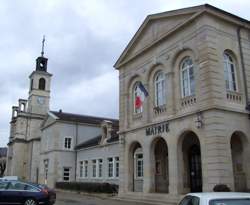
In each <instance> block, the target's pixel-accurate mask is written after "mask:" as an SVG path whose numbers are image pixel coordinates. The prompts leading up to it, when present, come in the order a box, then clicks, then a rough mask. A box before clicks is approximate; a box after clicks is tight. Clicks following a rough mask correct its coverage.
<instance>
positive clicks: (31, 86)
mask: <svg viewBox="0 0 250 205" xmlns="http://www.w3.org/2000/svg"><path fill="white" fill-rule="evenodd" d="M32 89H33V79H31V82H30V90H32Z"/></svg>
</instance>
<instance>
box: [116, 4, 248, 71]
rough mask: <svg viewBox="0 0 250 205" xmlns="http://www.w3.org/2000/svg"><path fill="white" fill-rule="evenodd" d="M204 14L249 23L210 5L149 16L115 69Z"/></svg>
mask: <svg viewBox="0 0 250 205" xmlns="http://www.w3.org/2000/svg"><path fill="white" fill-rule="evenodd" d="M203 12H207V13H210V14H212V15H215V16H217V17H218V16H220V18H224V20H228V21H234V23H235V22H237V23H239V22H242V21H243V22H248V21H247V20H245V19H241V18H240V17H237V16H234V15H232V14H229V13H227V12H225V11H223V10H221V9H218V8H216V7H213V6H211V5H209V4H204V5H200V6H195V7H189V8H184V9H179V10H174V11H168V12H164V13H159V14H153V15H149V16H147V18H146V19H145V20H144V22H143V24H142V25H141V26H140V28H139V30H138V31H137V32H136V33H135V35H134V36H133V38H132V39H131V41H130V42H129V44H128V45H127V47H126V48H125V50H124V51H123V52H122V54H121V56H120V57H119V59H118V60H117V62H116V63H115V65H114V67H115V68H117V69H119V67H120V66H121V65H123V64H124V63H126V62H128V61H129V60H131V59H132V58H134V57H135V56H137V55H139V54H140V53H142V52H143V51H145V50H146V49H148V48H150V47H151V46H152V45H155V43H157V42H159V41H160V40H162V39H163V38H164V37H166V36H168V35H171V34H173V33H175V32H178V31H180V30H181V28H182V27H183V26H184V25H186V24H187V23H189V22H191V21H193V19H195V18H197V17H198V16H200V15H201V14H202V13H203ZM248 23H249V22H248Z"/></svg>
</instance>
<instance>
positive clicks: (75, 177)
mask: <svg viewBox="0 0 250 205" xmlns="http://www.w3.org/2000/svg"><path fill="white" fill-rule="evenodd" d="M77 139H78V123H77V122H76V139H75V145H77ZM74 151H75V181H76V173H77V150H74Z"/></svg>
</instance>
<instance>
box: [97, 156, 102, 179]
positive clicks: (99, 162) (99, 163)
mask: <svg viewBox="0 0 250 205" xmlns="http://www.w3.org/2000/svg"><path fill="white" fill-rule="evenodd" d="M98 177H99V178H101V177H102V159H99V160H98Z"/></svg>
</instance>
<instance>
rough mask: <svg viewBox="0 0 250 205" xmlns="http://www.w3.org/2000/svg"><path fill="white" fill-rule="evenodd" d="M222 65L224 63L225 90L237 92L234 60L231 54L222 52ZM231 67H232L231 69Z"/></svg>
mask: <svg viewBox="0 0 250 205" xmlns="http://www.w3.org/2000/svg"><path fill="white" fill-rule="evenodd" d="M223 65H224V79H225V83H226V89H227V91H232V92H237V91H238V82H237V73H236V66H235V60H234V58H233V56H232V55H230V54H229V53H228V52H224V53H223ZM231 68H233V71H232V70H231ZM234 84H235V88H234Z"/></svg>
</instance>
